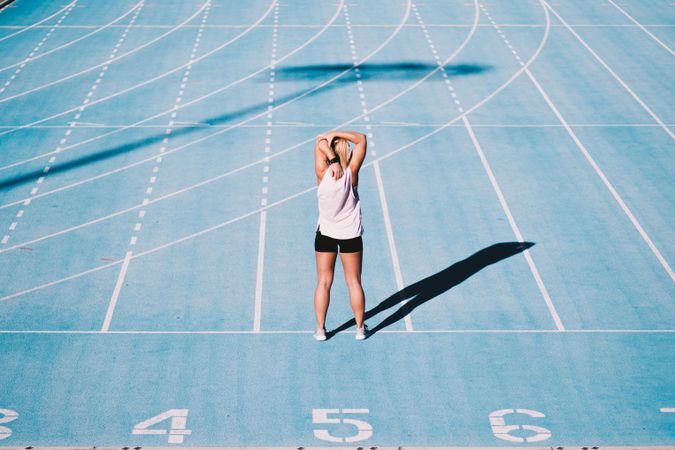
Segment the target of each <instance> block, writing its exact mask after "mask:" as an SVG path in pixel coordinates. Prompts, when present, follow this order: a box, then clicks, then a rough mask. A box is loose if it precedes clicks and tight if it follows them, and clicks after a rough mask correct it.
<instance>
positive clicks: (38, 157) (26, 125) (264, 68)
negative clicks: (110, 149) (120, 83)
mask: <svg viewBox="0 0 675 450" xmlns="http://www.w3.org/2000/svg"><path fill="white" fill-rule="evenodd" d="M275 4H276V1H273V2H272V4H271V5H270V8H268V10H267V11H266V13H265V15H264V16H262V17H261V18H260V19H258V20H257V21H256V22H255V23H254V24H252V25H251V26H249V27H248V28H247V29H246V30H245V31H243V32H242V33H240V34H239V35H237V36H235V37H234V38H232V39H231V40H230V41H228V42H226V43H225V44H223V45H221V46H220V47H216V48H215V49H213V50H211V51H209V52H208V53H205V54H204V55H202V56H200V57H199V58H196V59H194V60H192V61H191V62H188V63H186V64H183V65H182V66H179V67H176V68H174V69H172V70H171V71H170V72H165V73H163V74H161V75H158V76H157V77H155V78H152V79H150V80H146V81H144V82H142V83H139V84H137V85H135V86H132V87H129V88H126V89H124V90H122V91H119V92H116V93H115V94H112V95H109V96H107V97H103V98H100V99H98V100H95V101H92V102H90V103H89V104H88V105H87V107H88V108H89V107H91V106H93V105H96V104H98V103H101V102H104V101H107V100H109V99H111V98H113V97H117V96H118V95H122V94H125V93H127V92H129V91H132V90H134V89H137V88H139V87H141V86H144V85H147V84H149V83H152V82H154V81H156V80H158V79H160V78H163V77H165V76H167V75H170V74H171V73H174V72H177V71H179V70H181V69H184V68H185V67H187V66H188V65H190V64H195V63H196V62H198V61H201V60H202V59H204V58H206V57H208V56H211V55H212V54H213V53H215V52H216V51H219V50H221V49H222V48H224V47H226V46H227V45H230V44H231V43H232V42H234V41H235V40H237V39H239V38H241V37H242V36H243V35H244V34H246V33H248V32H249V31H251V30H252V29H253V28H254V27H255V26H257V25H258V24H259V23H260V22H261V21H262V20H264V18H265V17H266V16H267V15H268V14H269V12H270V11H272V9H273V7H274V5H275ZM334 20H335V19H332V21H334ZM332 21H331V22H330V23H333V22H332ZM325 30H326V28H322V30H321V32H319V33H317V34H316V35H314V36H313V37H312V38H311V39H310V40H308V41H306V42H304V43H303V44H302V45H301V46H299V47H297V48H295V49H294V50H293V51H291V52H290V53H287V54H286V55H284V56H283V57H282V58H279V59H277V60H276V61H275V63H276V64H278V63H279V62H281V61H284V60H286V59H287V58H289V57H291V56H292V55H294V54H295V53H297V52H298V51H300V50H302V49H303V48H304V47H306V46H307V45H309V44H310V43H311V42H313V41H314V40H315V39H316V38H318V37H319V36H320V35H321V34H322V33H323V32H324V31H325ZM270 66H271V64H268V65H267V66H265V67H262V68H261V69H259V70H257V71H255V72H253V73H251V74H249V75H247V76H245V77H243V78H240V79H238V80H235V81H233V82H231V83H230V84H228V85H226V86H222V87H220V88H218V89H216V90H214V91H211V92H209V93H208V94H205V95H203V96H201V97H199V98H196V99H194V100H191V101H189V102H186V103H183V104H181V105H180V106H179V107H177V108H171V109H167V110H166V111H162V112H161V113H158V114H155V115H154V116H150V117H147V118H145V119H143V120H141V121H138V122H135V123H133V124H131V125H126V126H124V127H120V128H118V129H115V130H113V131H111V132H108V133H103V134H101V135H98V136H94V137H93V138H90V139H86V140H84V141H80V142H77V143H75V144H72V145H69V146H66V147H63V148H62V149H61V151H60V152H59V153H63V152H65V151H68V150H72V149H74V148H77V147H80V146H82V145H85V144H88V143H90V142H94V141H97V140H99V139H102V138H105V137H108V136H111V135H113V134H116V133H119V132H122V131H124V130H128V129H130V128H134V127H136V126H138V125H140V124H142V123H145V122H149V121H152V120H154V119H157V118H159V117H162V116H164V115H167V114H170V113H172V112H174V111H178V110H180V109H182V108H185V107H187V106H191V105H193V104H195V103H198V102H201V101H202V100H205V99H207V98H209V97H211V96H213V95H216V94H219V93H221V92H223V91H225V90H227V89H229V88H231V87H233V86H236V85H237V84H239V83H241V82H243V81H246V80H248V79H250V78H252V77H254V76H256V75H258V74H259V73H261V72H264V71H266V70H267V69H269V67H270ZM78 109H79V107H75V108H71V109H69V110H67V111H63V112H61V113H58V114H55V115H53V116H50V117H47V118H44V119H40V120H38V121H36V122H32V123H29V124H25V125H21V126H19V127H15V128H12V129H10V130H7V131H3V132H0V136H3V135H5V134H7V133H13V132H15V131H18V130H21V129H24V128H30V127H32V126H33V125H37V124H39V123H42V122H46V121H48V120H51V119H54V118H57V117H60V116H62V115H65V114H67V113H70V112H74V111H76V110H78ZM55 153H56V151H51V152H47V153H42V154H40V155H37V156H33V157H31V158H27V159H24V160H21V161H16V162H14V163H12V164H8V165H6V166H3V167H0V171H3V170H7V169H10V168H12V167H17V166H20V165H23V164H27V163H30V162H32V161H36V160H38V159H42V158H46V157H48V156H51V155H53V154H55Z"/></svg>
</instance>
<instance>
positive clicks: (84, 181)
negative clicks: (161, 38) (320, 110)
mask: <svg viewBox="0 0 675 450" xmlns="http://www.w3.org/2000/svg"><path fill="white" fill-rule="evenodd" d="M474 4H475V14H474V21H473V26H472V27H471V30H470V31H469V33H468V34H467V36H466V37H465V38H464V41H462V43H461V44H460V45H459V47H458V48H457V49H456V50H455V51H454V52H453V53H452V54H451V55H450V56H448V57H447V58H446V59H445V60H444V61H443V62H442V65H443V66H445V65H447V64H448V63H449V62H450V61H452V60H453V59H454V58H456V57H457V55H458V54H459V53H460V52H461V51H462V50H463V49H464V48H465V47H466V45H467V44H468V43H469V41H470V40H471V38H472V37H473V35H474V33H475V31H476V29H477V28H478V19H479V17H480V11H479V10H478V1H477V0H474ZM408 15H409V10H407V13H406V17H405V18H404V19H405V20H407V17H408ZM405 20H404V21H401V24H400V26H399V28H398V29H397V30H396V31H395V33H394V34H392V35H391V36H390V37H389V38H388V39H387V40H386V41H384V42H383V44H381V45H380V46H379V47H378V48H377V49H375V50H374V51H373V52H371V53H369V54H368V55H366V56H365V57H364V58H362V59H361V61H359V64H363V63H364V62H365V61H367V60H368V59H369V58H371V57H372V56H373V55H374V54H375V53H377V52H379V51H380V50H381V48H383V47H384V45H386V44H388V42H390V41H391V39H393V37H394V36H395V35H396V34H398V32H399V31H400V27H401V26H403V24H405ZM349 70H351V69H348V70H347V71H344V72H343V73H341V74H339V75H337V76H334V77H333V78H331V79H330V80H328V81H326V82H324V83H322V84H321V85H319V86H315V87H314V88H313V90H317V89H319V88H320V87H323V86H324V85H326V84H327V83H328V82H331V81H334V80H335V79H337V78H338V77H339V76H341V75H343V74H344V73H346V72H348V71H349ZM438 71H440V67H438V68H436V69H434V70H432V71H430V72H429V73H428V74H426V75H425V76H424V77H422V78H421V79H419V80H418V81H416V82H415V83H413V84H412V85H410V86H409V87H407V88H406V89H404V90H403V91H401V92H399V93H398V94H396V95H394V96H392V97H390V98H389V99H387V100H386V101H384V102H382V103H380V104H379V105H377V106H376V107H373V108H371V109H370V110H369V111H368V112H369V113H372V112H374V111H377V110H379V109H381V108H383V107H385V106H386V105H388V104H390V103H392V102H393V101H395V100H397V99H398V98H400V97H401V96H403V95H405V94H406V93H408V92H410V91H411V90H412V89H414V88H416V87H417V86H419V85H420V84H421V83H423V82H424V81H426V80H427V79H429V78H430V77H431V76H433V75H434V74H435V73H437V72H438ZM307 94H308V93H305V94H304V95H307ZM295 100H296V99H291V100H289V101H287V102H285V103H282V104H280V105H277V106H276V107H274V108H273V109H272V111H276V110H277V109H280V108H283V107H284V106H286V105H287V104H289V103H292V102H294V101H295ZM264 114H267V111H265V112H264V113H261V114H259V115H257V116H254V117H252V118H249V119H246V120H244V121H242V122H240V123H238V124H235V125H233V126H231V127H228V128H225V129H223V130H220V131H218V132H216V133H213V134H211V135H209V136H206V137H204V138H200V139H198V140H197V141H192V142H189V143H187V144H184V145H182V146H179V147H176V148H174V149H171V150H169V151H167V152H165V153H164V154H163V155H168V154H170V153H173V152H177V151H179V150H182V149H184V148H186V147H188V146H190V145H194V144H195V143H196V142H201V141H202V140H204V139H207V138H209V137H213V136H215V135H216V134H222V133H224V132H227V131H229V130H231V129H232V128H234V127H237V126H241V125H242V124H244V123H246V122H249V121H252V120H255V119H256V118H258V117H260V116H262V115H264ZM364 115H365V114H360V115H358V116H355V117H353V118H352V119H350V120H348V121H346V122H344V123H342V124H339V125H337V127H336V128H340V127H343V126H346V125H349V124H350V123H353V122H355V121H356V120H358V119H360V118H362V117H363V116H364ZM312 140H313V139H308V140H305V141H302V142H300V143H298V144H295V145H293V146H291V147H287V148H286V149H284V150H281V151H279V152H277V153H275V154H273V155H270V158H276V157H278V156H281V155H283V154H285V153H288V152H290V151H291V150H294V149H296V148H299V147H301V146H303V145H305V144H307V143H308V142H311V141H312ZM154 159H155V157H152V158H146V159H144V160H142V161H137V162H135V163H132V164H130V165H128V166H124V167H121V168H119V169H115V170H113V171H110V172H106V173H104V174H100V175H97V176H95V177H92V178H90V179H87V180H82V181H80V182H77V184H76V185H81V184H84V183H86V182H89V181H93V180H94V179H99V178H103V177H104V176H108V175H111V174H113V173H117V172H120V171H122V170H126V169H127V168H129V167H134V166H137V165H140V164H143V163H145V162H149V161H151V160H154ZM264 161H265V160H264V159H260V160H257V161H254V162H252V163H249V164H246V165H244V166H241V167H239V168H237V169H233V170H231V171H229V172H226V173H223V174H220V175H217V176H215V177H212V178H209V179H207V180H203V181H201V182H199V183H197V184H193V185H191V186H188V187H186V188H183V189H179V190H177V191H174V192H170V193H168V194H166V195H163V196H160V197H157V198H155V199H153V200H151V201H150V202H149V203H146V204H145V205H146V206H147V205H149V204H152V203H157V202H160V201H163V200H166V199H169V198H172V197H175V196H177V195H180V194H182V193H184V192H188V191H191V190H193V189H196V188H198V187H201V186H204V185H206V184H210V183H213V182H215V181H217V180H220V179H222V178H225V177H228V176H230V175H233V174H235V173H237V172H240V171H243V170H245V169H248V168H250V167H253V166H256V165H258V164H261V163H263V162H264ZM71 187H75V186H74V185H68V186H64V187H62V188H57V189H60V190H65V189H70V188H71ZM54 191H56V190H54ZM51 192H53V191H48V192H45V193H44V194H41V195H36V196H34V197H31V198H38V197H40V196H42V195H49V193H51ZM23 201H25V200H20V201H17V202H13V203H12V204H18V203H21V202H23ZM8 206H10V205H9V204H7V205H3V206H2V207H0V208H5V207H8ZM142 206H143V204H138V205H134V206H132V207H130V208H127V209H124V210H121V211H117V212H115V213H112V214H110V215H107V216H103V217H99V218H97V219H94V220H92V221H89V222H85V223H83V224H80V225H75V226H74V227H71V228H67V229H65V230H61V231H58V232H56V233H52V234H49V235H45V236H42V237H41V238H38V239H37V240H32V241H27V242H23V243H20V244H15V245H13V246H11V247H7V248H4V249H0V253H4V252H6V251H9V250H13V249H16V248H18V247H23V246H26V245H30V244H33V243H35V242H40V241H42V240H45V239H50V238H52V237H56V236H60V235H62V234H66V233H69V232H71V231H75V230H78V229H80V228H84V227H87V226H90V225H94V224H96V223H98V222H101V221H104V220H108V219H111V218H113V217H117V216H119V215H123V214H126V213H128V212H131V211H134V210H136V209H138V208H140V207H142Z"/></svg>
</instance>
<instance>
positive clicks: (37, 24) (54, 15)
mask: <svg viewBox="0 0 675 450" xmlns="http://www.w3.org/2000/svg"><path fill="white" fill-rule="evenodd" d="M77 2H78V0H74V1H72V2H70V3H68V4H67V5H66V6H64V7H63V8H61V9H60V10H58V11H56V12H55V13H54V14H52V15H51V16H49V17H45V18H44V19H42V20H40V21H39V22H35V23H34V24H32V25H28V26H26V27H21V29H20V30H19V31H17V32H16V33H12V34H8V35H7V36H3V37H2V38H0V42H2V41H4V40H7V39H10V38H13V37H14V36H16V35H18V34H21V33H24V32H26V31H28V30H30V29H31V28H35V27H38V26H39V25H40V24H42V23H44V22H46V21H48V20H50V19H53V18H54V17H56V16H58V15H59V14H61V13H63V12H64V11H66V10H72V9H73V7H74V6H75V3H77ZM3 10H4V9H3Z"/></svg>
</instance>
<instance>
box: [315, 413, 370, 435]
mask: <svg viewBox="0 0 675 450" xmlns="http://www.w3.org/2000/svg"><path fill="white" fill-rule="evenodd" d="M368 413H369V411H368V410H367V409H313V410H312V422H313V423H348V424H350V425H353V426H355V427H356V430H357V431H356V434H355V435H353V436H347V437H346V438H341V437H337V436H333V435H332V434H330V432H329V431H328V430H323V429H321V430H314V437H316V438H317V439H321V440H322V441H328V442H358V441H364V440H366V439H368V438H370V437H371V436H372V435H373V427H372V426H371V425H370V424H369V423H368V422H365V421H363V420H357V419H349V418H337V417H336V418H330V417H328V415H329V414H368Z"/></svg>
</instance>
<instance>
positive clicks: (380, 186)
mask: <svg viewBox="0 0 675 450" xmlns="http://www.w3.org/2000/svg"><path fill="white" fill-rule="evenodd" d="M412 7H413V8H414V4H413V5H412ZM343 13H344V17H345V24H346V26H347V36H348V37H349V42H351V43H352V44H351V49H352V62H353V63H354V66H355V67H354V76H355V78H356V79H357V86H358V91H359V92H360V94H359V97H360V98H361V105H362V106H363V108H364V109H363V114H364V117H363V119H364V121H365V122H369V121H370V117H369V116H368V110H367V104H366V96H365V89H364V88H363V84H362V82H361V81H360V80H359V78H361V71H360V69H359V67H358V58H357V57H356V46H355V45H354V44H353V43H354V42H355V41H354V34H353V31H352V24H351V19H350V17H349V7H348V6H347V5H346V4H345V5H344V6H343ZM366 129H367V130H368V134H367V136H368V138H369V139H370V140H369V141H368V146H369V147H371V149H372V150H371V152H370V153H371V154H372V155H373V156H377V151H376V150H375V149H374V148H373V147H375V141H374V140H373V133H372V126H371V125H370V124H368V125H366ZM373 168H374V171H375V179H376V181H377V192H378V195H379V198H380V205H381V206H382V216H383V219H384V226H385V230H386V233H387V242H388V244H389V254H390V256H391V263H392V267H393V270H394V278H395V280H396V288H397V289H398V290H399V291H401V290H402V289H404V287H405V284H404V282H403V274H402V272H401V264H400V262H399V258H398V251H397V250H396V241H395V239H394V231H393V227H392V226H391V217H390V215H389V206H388V203H387V197H386V194H385V191H384V183H383V182H382V173H381V171H380V164H379V162H378V161H377V160H376V161H374V163H373ZM406 303H408V301H407V300H402V301H401V302H400V304H401V305H402V306H404V305H405V304H406ZM404 324H405V329H406V331H413V324H412V318H411V316H410V314H409V313H408V314H406V315H405V317H404Z"/></svg>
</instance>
